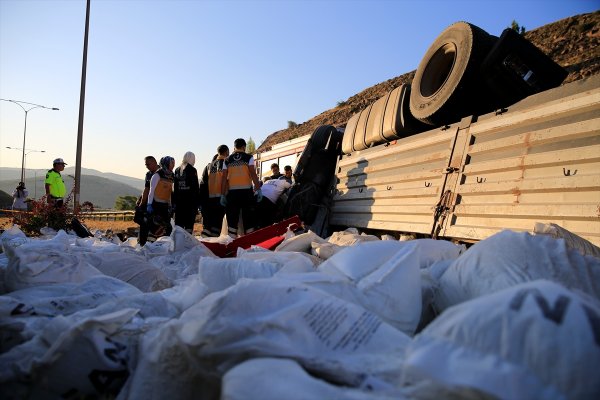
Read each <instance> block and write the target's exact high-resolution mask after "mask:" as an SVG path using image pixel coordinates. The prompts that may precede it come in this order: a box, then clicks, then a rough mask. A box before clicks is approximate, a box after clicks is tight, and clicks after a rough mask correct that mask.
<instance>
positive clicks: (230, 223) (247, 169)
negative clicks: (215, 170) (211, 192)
mask: <svg viewBox="0 0 600 400" xmlns="http://www.w3.org/2000/svg"><path fill="white" fill-rule="evenodd" d="M233 147H234V151H233V154H231V155H230V156H229V157H227V159H226V160H225V162H224V163H223V179H222V183H221V200H220V201H221V205H222V206H223V207H225V209H226V211H225V213H226V215H227V231H228V233H229V236H230V237H232V238H236V237H237V226H238V221H239V217H240V210H241V211H242V221H243V223H244V231H245V233H250V232H252V231H254V229H255V209H256V202H257V201H260V200H262V193H261V191H260V181H259V180H258V176H257V175H256V168H255V166H254V157H253V156H252V155H250V154H247V153H246V141H245V140H244V139H241V138H240V139H236V140H235V141H234V142H233ZM252 184H254V191H253V190H252ZM254 192H256V198H254Z"/></svg>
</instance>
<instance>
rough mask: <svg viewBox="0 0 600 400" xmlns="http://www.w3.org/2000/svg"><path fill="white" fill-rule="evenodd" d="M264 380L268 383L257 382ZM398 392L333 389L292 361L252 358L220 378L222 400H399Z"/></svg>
mask: <svg viewBox="0 0 600 400" xmlns="http://www.w3.org/2000/svg"><path fill="white" fill-rule="evenodd" d="M257 377H268V379H257ZM404 398H405V397H404V396H403V395H402V393H401V391H400V390H399V389H392V390H385V391H373V390H366V389H365V390H361V389H354V388H349V387H345V386H337V385H334V384H332V383H329V382H327V381H325V380H322V379H318V378H317V377H314V376H312V375H309V373H308V372H306V370H305V369H304V368H302V366H301V365H300V364H298V363H297V362H296V361H294V360H290V359H281V358H255V359H252V360H248V361H245V362H243V363H241V364H239V365H237V366H235V367H233V368H232V369H230V370H229V371H228V372H227V373H226V374H225V376H224V377H223V389H222V391H221V399H222V400H246V399H261V400H281V399H286V400H307V399H345V400H402V399H404Z"/></svg>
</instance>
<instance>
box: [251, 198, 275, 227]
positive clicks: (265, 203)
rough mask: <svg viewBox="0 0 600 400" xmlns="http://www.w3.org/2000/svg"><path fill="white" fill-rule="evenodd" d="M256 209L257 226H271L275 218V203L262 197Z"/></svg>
mask: <svg viewBox="0 0 600 400" xmlns="http://www.w3.org/2000/svg"><path fill="white" fill-rule="evenodd" d="M256 211H257V214H258V227H259V228H264V227H266V226H271V225H273V224H274V223H275V221H276V220H277V218H276V217H277V205H276V204H273V202H272V201H271V200H269V199H268V198H266V197H263V198H262V200H261V201H260V203H257V206H256Z"/></svg>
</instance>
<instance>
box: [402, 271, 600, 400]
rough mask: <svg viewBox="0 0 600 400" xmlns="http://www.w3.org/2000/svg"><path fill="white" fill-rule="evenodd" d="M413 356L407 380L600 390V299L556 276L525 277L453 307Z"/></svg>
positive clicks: (536, 391)
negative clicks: (552, 278)
mask: <svg viewBox="0 0 600 400" xmlns="http://www.w3.org/2000/svg"><path fill="white" fill-rule="evenodd" d="M406 356H407V359H406V363H405V367H404V371H403V381H404V385H413V384H415V383H418V382H422V381H427V382H429V383H430V386H431V385H433V386H434V387H435V385H438V386H440V387H441V388H443V387H448V386H449V387H454V388H457V387H467V388H469V387H470V388H476V389H478V390H480V391H483V392H485V393H487V394H489V395H491V396H494V397H496V398H500V399H534V398H535V399H564V398H571V399H594V398H598V394H599V393H600V379H598V365H599V364H598V362H599V360H600V303H599V302H598V301H596V300H595V299H593V298H592V297H589V296H586V295H583V294H579V293H576V292H572V291H569V290H568V289H566V288H564V287H562V286H560V285H558V284H556V283H553V282H549V281H543V280H539V281H534V282H528V283H524V284H521V285H517V286H514V287H511V288H508V289H504V290H502V291H499V292H497V293H494V294H491V295H488V296H483V297H480V298H477V299H475V300H471V301H468V302H465V303H462V304H460V305H458V306H455V307H452V308H449V309H447V310H446V311H444V313H443V314H442V315H440V316H439V317H438V318H437V319H436V320H435V321H433V322H432V323H431V324H430V325H429V326H428V327H427V328H425V329H424V330H423V332H421V333H420V334H419V335H417V336H416V337H415V339H414V340H413V341H412V343H411V344H410V345H409V347H408V350H407V353H406ZM442 397H443V396H438V398H442Z"/></svg>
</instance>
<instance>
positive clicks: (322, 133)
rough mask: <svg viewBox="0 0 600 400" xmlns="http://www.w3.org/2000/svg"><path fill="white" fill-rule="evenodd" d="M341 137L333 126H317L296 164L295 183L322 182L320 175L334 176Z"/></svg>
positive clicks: (341, 134)
mask: <svg viewBox="0 0 600 400" xmlns="http://www.w3.org/2000/svg"><path fill="white" fill-rule="evenodd" d="M343 135H344V134H343V133H341V132H339V131H338V130H337V129H336V128H335V127H334V126H331V125H321V126H319V127H318V128H317V129H316V130H315V131H314V132H313V134H312V135H311V137H310V139H308V142H307V143H306V147H305V148H304V150H303V151H302V154H301V155H300V158H299V159H298V162H297V163H296V168H295V169H294V179H295V181H296V182H298V183H304V182H315V179H317V180H318V181H319V182H321V181H324V179H323V177H322V175H325V176H328V175H332V174H334V172H335V164H336V163H337V159H338V156H339V155H340V154H341V144H342V138H343ZM319 184H320V183H319Z"/></svg>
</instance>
